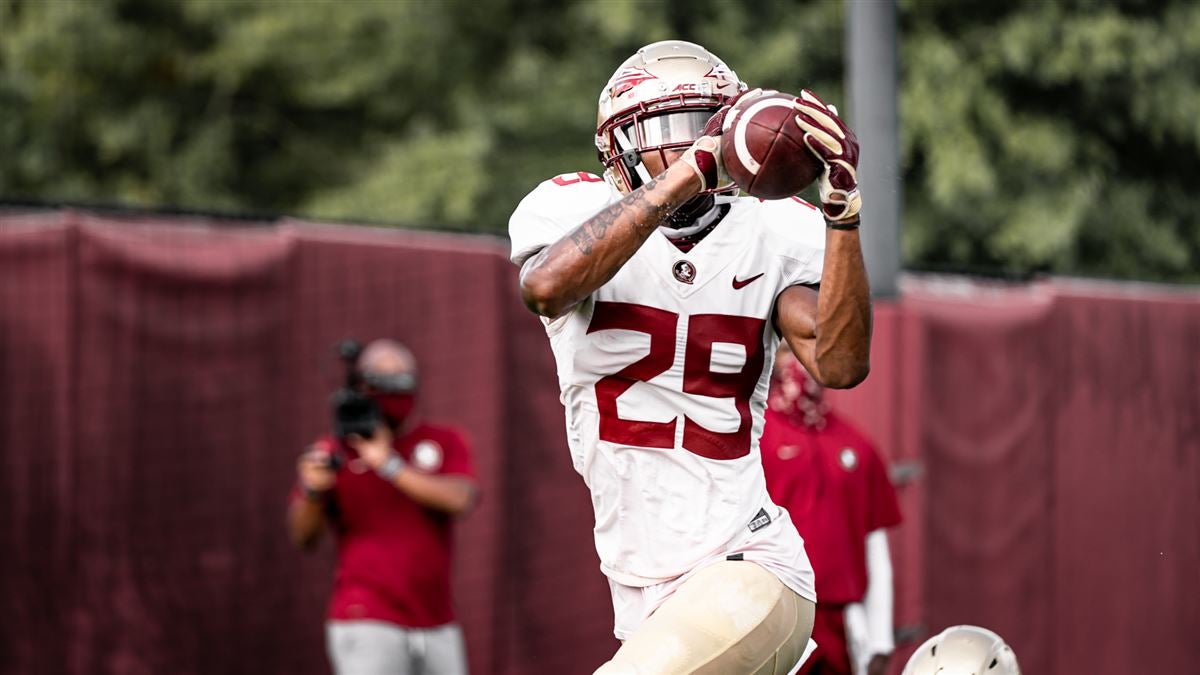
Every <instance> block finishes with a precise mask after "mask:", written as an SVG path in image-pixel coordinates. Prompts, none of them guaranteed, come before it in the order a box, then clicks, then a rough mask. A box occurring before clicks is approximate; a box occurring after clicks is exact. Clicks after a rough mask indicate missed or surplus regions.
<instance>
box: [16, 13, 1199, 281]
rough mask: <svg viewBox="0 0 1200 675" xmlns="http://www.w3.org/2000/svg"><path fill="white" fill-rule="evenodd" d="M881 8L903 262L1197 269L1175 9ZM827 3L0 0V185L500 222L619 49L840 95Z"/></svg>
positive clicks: (393, 218)
mask: <svg viewBox="0 0 1200 675" xmlns="http://www.w3.org/2000/svg"><path fill="white" fill-rule="evenodd" d="M900 2H901V6H900V10H901V11H900V17H901V54H900V58H901V61H900V65H901V73H902V81H901V91H902V100H901V125H902V138H901V142H902V158H903V163H904V165H903V167H902V168H903V176H904V196H905V208H906V212H905V218H904V227H905V229H904V240H903V242H904V251H905V259H906V262H907V263H908V264H910V265H913V266H918V267H951V268H974V269H1010V270H1016V271H1030V270H1050V271H1053V272H1057V273H1065V274H1094V275H1108V276H1118V277H1126V278H1143V279H1161V280H1174V281H1196V280H1197V279H1200V225H1198V223H1197V218H1198V217H1200V216H1198V215H1197V214H1200V209H1198V208H1197V207H1200V204H1198V203H1197V200H1200V196H1197V193H1196V191H1195V190H1192V189H1191V185H1190V183H1191V180H1192V177H1193V176H1195V175H1197V172H1198V170H1200V72H1198V71H1200V58H1198V57H1200V53H1198V52H1200V40H1197V39H1196V38H1195V36H1196V35H1200V7H1197V6H1195V3H1192V2H1188V1H1187V0H1156V1H1153V2H1152V1H1150V0H1145V1H1143V2H1138V1H1136V0H1065V1H1063V2H1044V1H1042V0H1016V1H1014V2H1009V3H964V2H959V1H958V0H900ZM843 9H844V8H843V3H842V0H816V1H810V2H800V1H799V0H792V1H789V0H765V1H760V2H753V3H749V2H747V3H737V2H731V1H728V0H690V1H689V0H661V1H636V0H606V1H603V2H593V1H585V0H574V1H571V0H568V1H565V2H564V1H561V0H560V1H556V2H550V1H549V0H489V1H487V2H481V1H479V0H441V1H439V2H409V1H404V0H395V1H392V0H340V1H338V0H305V1H303V2H289V1H286V0H259V1H252V0H175V1H172V2H161V1H160V0H0V197H4V198H9V199H12V198H34V199H47V200H77V201H93V202H117V203H125V204H130V205H135V206H147V207H163V206H171V207H182V208H191V209H202V210H214V209H215V210H240V211H262V212H280V213H289V214H295V215H299V216H304V217H311V218H329V219H339V220H352V221H374V222H385V223H402V224H405V225H409V226H421V227H453V228H457V229H469V230H479V231H490V232H503V231H504V228H505V225H506V222H507V217H508V214H509V213H510V212H511V210H512V208H513V206H514V205H515V204H516V202H517V201H518V200H519V199H520V198H521V197H522V196H523V195H524V194H525V193H526V192H527V191H528V190H529V189H530V188H532V186H533V185H535V184H536V183H537V182H539V181H541V180H544V179H545V178H548V177H550V176H553V175H555V174H558V173H565V172H574V171H579V170H592V171H598V168H599V167H598V164H597V161H596V156H595V151H594V148H593V146H592V135H593V132H594V123H595V106H596V98H597V95H598V93H599V89H600V86H601V85H602V84H603V83H604V82H605V81H606V80H607V78H608V76H609V75H610V74H611V73H612V71H613V69H614V68H615V67H616V65H617V64H618V63H620V61H622V60H623V59H624V58H626V57H627V56H628V55H629V54H630V53H632V52H633V50H635V49H636V48H637V47H638V46H640V45H642V44H645V43H647V42H650V41H653V40H658V39H667V38H682V39H690V40H694V41H697V42H700V43H702V44H704V45H706V46H708V47H709V48H710V49H712V50H713V51H714V52H716V53H718V54H721V55H722V57H723V58H725V59H726V60H727V61H728V62H729V63H730V64H731V65H732V66H733V67H734V68H735V69H736V70H737V72H738V74H739V75H740V76H741V77H742V79H744V80H746V81H747V82H749V83H751V84H752V85H756V86H757V85H762V86H768V87H774V88H778V89H782V90H787V91H796V90H798V89H800V88H801V87H809V88H812V89H814V90H816V91H818V92H821V93H822V94H823V95H824V97H825V98H827V99H828V100H831V101H835V102H843V103H844V101H843V94H842V86H841V78H842V59H843V52H842V42H843V36H844V30H843V25H842V22H843ZM845 109H847V110H848V111H849V115H850V116H851V118H852V117H853V109H852V106H845ZM851 122H853V120H852V119H851ZM868 199H869V196H868ZM868 226H869V225H868Z"/></svg>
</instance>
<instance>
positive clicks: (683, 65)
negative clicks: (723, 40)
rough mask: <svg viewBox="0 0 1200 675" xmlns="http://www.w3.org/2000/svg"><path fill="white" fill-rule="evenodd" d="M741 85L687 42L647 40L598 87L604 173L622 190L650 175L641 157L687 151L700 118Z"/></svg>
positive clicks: (599, 143)
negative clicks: (643, 45) (606, 82)
mask: <svg viewBox="0 0 1200 675" xmlns="http://www.w3.org/2000/svg"><path fill="white" fill-rule="evenodd" d="M745 90H746V84H745V83H744V82H742V81H740V80H738V77H737V74H735V73H734V72H733V71H732V70H730V68H729V66H727V65H725V62H723V61H722V60H721V59H719V58H717V57H716V56H714V55H713V54H711V53H710V52H709V51H708V50H707V49H705V48H703V47H701V46H700V45H697V44H692V43H691V42H683V41H680V40H666V41H664V42H655V43H653V44H649V45H646V46H645V47H642V48H641V49H639V50H638V51H637V53H636V54H634V55H633V56H631V57H629V58H628V59H626V60H625V62H624V63H622V64H621V67H619V68H617V71H616V72H615V73H613V76H612V77H611V78H609V80H608V84H606V85H604V89H603V91H601V92H600V114H599V117H598V119H597V122H596V150H597V151H598V153H599V156H600V162H601V163H602V164H604V177H605V178H606V179H607V180H608V181H609V182H610V183H612V184H613V186H615V187H616V188H617V189H618V190H620V191H621V193H622V194H628V193H629V192H631V191H633V190H634V189H636V188H637V187H639V186H641V185H643V184H644V183H646V182H647V181H649V180H650V178H651V176H650V175H649V173H648V172H647V171H646V168H645V167H644V166H642V160H641V156H642V154H644V153H647V152H658V153H659V154H660V157H661V159H662V164H663V166H666V165H667V158H666V155H665V152H664V151H666V150H686V149H687V148H688V147H690V146H691V145H692V143H693V142H695V140H696V139H697V138H699V137H700V135H701V133H700V132H701V130H703V129H704V123H705V122H707V121H708V118H709V117H712V115H713V114H714V113H716V112H717V111H718V110H719V109H720V108H721V106H723V105H726V104H728V103H729V102H730V101H732V100H733V99H734V97H736V96H737V95H738V94H739V93H741V92H743V91H745Z"/></svg>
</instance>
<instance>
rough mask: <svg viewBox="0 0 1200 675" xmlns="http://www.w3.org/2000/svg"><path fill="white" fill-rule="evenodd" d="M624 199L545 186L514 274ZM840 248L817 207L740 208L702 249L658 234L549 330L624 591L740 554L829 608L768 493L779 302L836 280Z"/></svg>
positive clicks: (515, 231) (589, 187) (607, 191)
mask: <svg viewBox="0 0 1200 675" xmlns="http://www.w3.org/2000/svg"><path fill="white" fill-rule="evenodd" d="M620 198H621V194H620V193H619V192H617V191H616V190H615V189H614V188H612V187H611V186H610V185H609V184H608V183H606V182H604V181H602V180H601V179H600V178H598V177H596V176H593V175H591V174H587V173H583V172H580V173H578V174H566V175H563V176H558V177H556V178H554V179H552V180H548V181H546V182H544V183H542V184H541V185H539V186H538V187H537V188H535V189H534V190H533V192H531V193H530V194H529V195H528V196H526V197H525V199H524V200H523V201H522V202H521V203H520V205H519V206H518V207H517V209H516V211H515V212H514V213H513V215H512V218H511V220H510V222H509V235H510V237H511V239H512V260H513V262H514V263H516V264H517V265H519V266H520V265H524V263H525V262H526V260H527V259H528V258H529V257H531V256H532V255H533V254H534V253H536V252H537V251H538V250H540V249H541V248H543V247H545V246H548V245H550V244H552V243H554V242H556V241H558V240H559V239H560V238H562V237H563V235H565V234H567V233H568V232H570V231H571V230H572V229H574V228H575V227H577V226H578V225H580V224H581V223H582V222H584V221H585V220H587V219H588V218H589V217H591V216H592V215H594V214H596V213H597V212H598V211H599V210H601V209H603V208H604V207H606V206H608V205H610V204H612V203H614V202H616V201H618V200H619V199H620ZM824 248H825V223H824V220H823V219H822V217H821V214H820V213H819V211H818V210H817V209H816V208H814V207H813V206H811V205H809V204H808V203H806V202H804V201H801V200H799V199H795V198H793V199H783V200H776V201H761V200H759V199H756V198H749V197H747V198H739V199H736V200H733V201H732V203H731V205H730V207H729V212H728V214H726V216H725V217H724V219H723V220H722V221H721V222H720V224H718V225H717V227H715V228H714V229H713V230H712V232H710V233H709V234H708V235H707V236H706V237H705V238H704V239H703V240H701V241H700V242H699V243H698V244H697V245H696V246H695V247H694V248H692V249H691V251H689V252H687V253H684V252H682V251H680V250H679V249H678V248H676V247H675V245H674V244H672V243H671V242H670V240H668V239H667V237H666V236H665V235H664V234H662V233H661V232H656V233H655V234H653V235H651V237H650V238H649V239H648V240H647V241H646V242H645V243H644V244H643V245H642V247H641V248H640V249H639V250H638V251H637V253H635V254H634V255H633V257H632V258H630V260H629V261H628V262H627V263H625V265H624V266H623V267H622V268H621V269H620V270H619V271H618V272H617V274H616V276H614V277H613V279H612V280H611V281H609V282H608V283H606V284H605V285H604V286H602V287H600V288H599V289H598V290H597V291H596V292H595V293H593V294H592V296H591V297H589V298H588V299H587V300H585V301H584V302H582V303H580V304H579V305H577V306H576V307H575V308H573V309H572V310H571V311H569V312H568V313H567V314H565V315H564V316H562V317H559V318H557V319H555V320H553V321H549V320H547V321H546V332H547V334H548V335H549V337H550V343H551V347H552V349H553V351H554V356H555V359H556V361H557V364H558V380H559V387H560V389H561V392H562V395H561V400H562V404H563V406H564V407H565V409H566V421H567V438H568V442H569V444H570V448H571V454H572V459H573V460H574V465H575V470H576V471H578V472H579V474H580V475H581V476H583V480H584V481H585V482H586V483H587V486H588V488H589V489H590V490H591V494H592V506H593V507H594V509H595V514H596V526H595V538H596V549H597V551H598V552H599V554H600V561H601V568H602V569H603V571H604V573H605V574H606V575H607V576H608V577H609V578H610V579H612V580H614V581H616V582H617V583H619V584H623V585H626V586H635V587H645V586H653V585H658V584H662V583H664V582H666V581H669V580H672V579H675V578H677V577H680V576H681V575H684V574H686V573H688V572H689V571H692V570H694V569H696V568H697V567H699V566H702V565H703V564H705V563H706V562H708V561H711V560H714V559H721V558H723V557H724V556H726V555H728V554H730V553H733V552H740V553H744V557H745V558H746V559H754V560H756V561H758V562H760V563H761V564H763V565H764V566H765V567H768V568H769V569H771V570H772V571H774V572H775V573H776V574H778V575H779V576H780V577H781V580H782V581H783V582H784V583H785V584H787V585H788V586H789V587H790V588H792V590H794V591H796V592H797V593H799V594H800V595H802V596H804V597H807V598H809V599H811V600H815V598H816V595H815V592H814V591H813V586H812V569H811V566H810V565H809V563H808V558H807V556H805V555H804V550H803V542H802V541H801V539H800V536H799V535H798V534H797V533H796V529H795V527H794V526H793V525H792V524H791V521H790V519H789V518H788V517H787V513H786V511H784V510H782V509H780V508H779V507H777V506H775V505H774V504H773V503H771V500H770V497H769V496H768V495H767V489H766V483H765V480H764V478H763V471H762V464H761V462H760V459H759V451H758V439H759V436H760V435H761V434H762V429H763V412H764V410H765V408H766V399H767V388H768V385H769V381H770V373H771V365H772V361H773V360H774V354H775V349H776V347H777V346H778V344H779V336H778V335H777V334H776V333H775V330H774V328H773V325H772V313H773V311H774V307H775V299H776V298H777V297H778V296H779V294H780V293H781V292H782V291H783V290H784V289H785V288H787V287H789V286H793V285H796V284H814V283H817V282H819V281H820V278H821V267H822V262H823V256H824ZM763 538H769V539H770V542H769V545H763V546H755V545H754V542H755V540H758V539H763ZM756 550H757V551H758V554H756Z"/></svg>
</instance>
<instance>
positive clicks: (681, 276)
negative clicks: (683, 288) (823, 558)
mask: <svg viewBox="0 0 1200 675" xmlns="http://www.w3.org/2000/svg"><path fill="white" fill-rule="evenodd" d="M671 273H672V274H674V275H675V279H676V280H677V281H679V282H681V283H685V284H690V283H692V282H693V281H695V280H696V266H695V265H693V264H692V263H690V262H688V261H686V260H680V261H679V262H677V263H675V265H674V266H672V267H671Z"/></svg>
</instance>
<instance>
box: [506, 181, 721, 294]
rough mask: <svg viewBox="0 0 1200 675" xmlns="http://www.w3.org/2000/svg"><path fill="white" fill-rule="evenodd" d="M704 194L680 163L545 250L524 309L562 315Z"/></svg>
mask: <svg viewBox="0 0 1200 675" xmlns="http://www.w3.org/2000/svg"><path fill="white" fill-rule="evenodd" d="M699 189H700V180H699V178H698V177H697V176H696V173H695V172H694V171H693V170H692V169H690V168H689V167H687V166H686V165H684V164H682V163H676V164H675V165H672V166H671V167H670V168H668V169H667V170H666V171H664V172H663V173H662V174H660V175H659V176H658V177H657V178H655V179H653V180H651V181H650V182H649V183H647V184H646V185H644V186H642V187H640V188H638V189H637V190H634V191H633V192H631V193H630V194H628V195H626V196H625V198H624V199H622V200H621V201H619V202H617V203H615V204H613V205H611V206H609V207H608V208H606V209H604V210H602V211H600V212H599V213H597V214H596V215H594V216H592V217H591V218H589V219H588V220H587V221H585V222H584V223H583V224H582V225H580V226H579V227H577V228H575V229H574V230H572V231H571V232H570V234H568V235H566V236H565V237H563V238H562V239H559V240H558V241H557V242H555V243H553V244H551V245H550V246H547V247H546V248H544V249H542V250H541V252H539V253H538V254H537V255H536V256H535V257H534V258H533V259H532V260H531V261H530V262H529V263H528V264H527V265H526V267H525V268H524V270H523V272H522V275H521V297H522V299H523V300H524V301H525V305H526V306H527V307H529V308H530V309H531V310H533V311H534V312H536V313H538V314H540V315H542V316H546V317H551V318H553V317H557V316H560V315H562V314H563V313H564V312H566V311H567V310H569V309H571V308H572V307H574V306H575V305H577V304H578V303H580V302H581V301H583V300H584V298H587V297H588V296H589V295H591V294H592V293H593V292H595V290H596V289H597V288H600V287H601V286H603V285H604V284H605V283H607V282H608V281H609V280H610V279H612V278H613V276H614V275H616V273H617V271H618V270H620V269H621V266H622V265H624V264H625V263H626V262H627V261H628V260H629V259H630V258H631V257H633V254H634V253H636V252H637V250H638V249H639V248H641V246H642V244H643V243H645V241H646V239H647V238H649V237H650V235H651V234H653V233H654V230H655V229H657V228H658V226H659V225H661V224H662V223H663V222H664V221H665V220H666V219H667V217H668V216H670V215H671V213H672V212H673V211H675V209H677V208H679V206H680V205H681V204H683V203H684V202H685V201H687V200H688V199H690V198H691V197H693V196H695V195H696V193H697V192H699Z"/></svg>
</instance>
